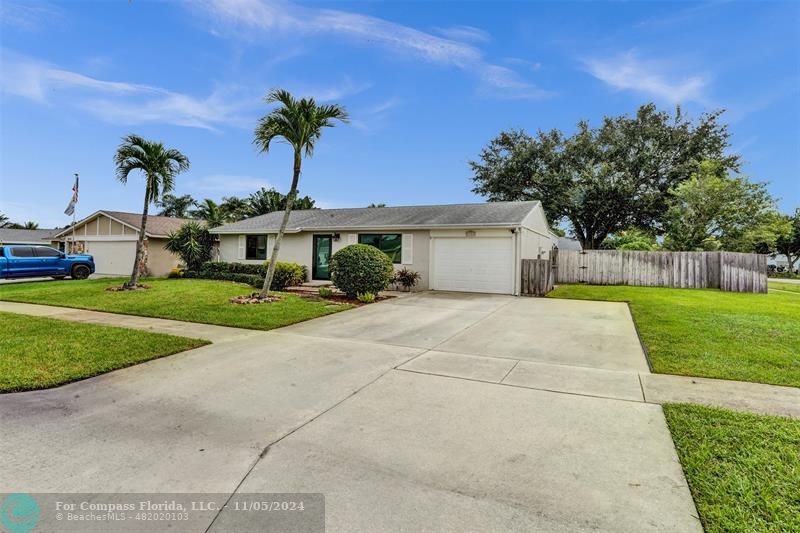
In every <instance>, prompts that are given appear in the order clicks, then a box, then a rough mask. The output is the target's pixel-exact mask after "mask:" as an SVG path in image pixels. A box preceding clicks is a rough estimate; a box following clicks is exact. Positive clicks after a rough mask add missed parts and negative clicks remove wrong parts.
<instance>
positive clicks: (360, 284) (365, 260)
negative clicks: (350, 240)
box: [330, 244, 394, 298]
mask: <svg viewBox="0 0 800 533" xmlns="http://www.w3.org/2000/svg"><path fill="white" fill-rule="evenodd" d="M330 269H331V281H332V282H333V284H334V285H336V286H337V287H338V288H339V290H340V291H342V292H343V293H345V294H346V295H347V296H348V297H350V298H355V297H356V296H357V295H358V294H359V293H365V292H371V293H373V294H378V293H379V292H380V291H382V290H385V289H386V287H388V286H389V283H391V281H392V279H393V278H394V267H393V266H392V260H391V259H389V256H388V255H386V254H385V253H383V252H381V251H380V250H378V249H377V248H375V247H374V246H370V245H368V244H351V245H349V246H345V247H344V248H342V249H341V250H339V251H338V252H336V253H335V254H333V257H331V262H330Z"/></svg>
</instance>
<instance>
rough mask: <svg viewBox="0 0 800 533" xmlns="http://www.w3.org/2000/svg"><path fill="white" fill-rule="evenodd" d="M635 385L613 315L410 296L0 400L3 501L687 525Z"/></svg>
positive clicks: (658, 430) (622, 309)
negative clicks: (130, 496) (301, 496)
mask: <svg viewBox="0 0 800 533" xmlns="http://www.w3.org/2000/svg"><path fill="white" fill-rule="evenodd" d="M171 327H172V329H171V332H172V333H176V332H178V330H177V329H176V328H175V326H174V325H173V326H171ZM646 371H647V363H646V360H645V358H644V355H643V353H642V349H641V347H640V345H639V342H638V338H637V336H636V332H635V329H634V327H633V323H632V321H631V318H630V314H629V313H628V310H627V307H626V306H625V305H624V304H617V303H606V302H574V301H564V300H547V299H531V298H512V297H503V296H487V295H469V294H448V293H423V294H419V295H414V296H410V297H406V298H397V299H394V300H389V301H386V302H382V303H379V304H376V305H371V306H366V307H363V308H360V309H357V310H353V311H348V312H345V313H341V314H337V315H331V316H328V317H325V318H321V319H317V320H314V321H310V322H306V323H302V324H298V325H295V326H291V327H288V328H283V329H281V330H278V331H273V332H265V333H253V332H244V333H243V335H242V336H241V337H236V336H231V335H227V336H224V337H222V340H221V341H220V342H216V343H215V344H213V345H210V346H206V347H203V348H199V349H197V350H193V351H190V352H185V353H183V354H179V355H176V356H172V357H168V358H165V359H160V360H156V361H151V362H149V363H145V364H142V365H138V366H136V367H131V368H129V369H125V370H121V371H117V372H112V373H111V374H107V375H105V376H101V377H98V378H94V379H90V380H86V381H83V382H80V383H75V384H72V385H68V386H65V387H61V388H59V389H54V390H51V391H40V392H32V393H21V394H13V395H6V396H2V397H0V427H2V428H3V432H2V455H3V457H4V466H3V475H2V482H1V483H0V491H10V490H14V491H21V490H22V491H28V492H30V491H51V492H52V491H70V492H101V491H114V492H224V493H233V492H234V491H237V492H239V493H242V492H322V493H324V494H325V499H326V501H325V509H326V525H327V530H328V531H458V532H462V531H500V530H502V531H631V532H634V531H635V532H642V531H700V530H701V529H700V525H699V522H698V520H697V519H696V511H695V508H694V504H693V502H692V499H691V496H690V494H689V490H688V487H687V485H686V481H685V479H684V477H683V474H682V471H681V468H680V465H679V463H678V461H677V457H676V454H675V450H674V447H673V445H672V441H671V438H670V436H669V431H668V429H667V427H666V423H665V420H664V417H663V414H662V412H661V408H660V407H659V406H657V405H652V404H646V403H643V397H642V392H641V385H640V383H639V380H638V374H637V373H638V372H646ZM227 512H228V511H223V512H222V513H221V514H220V515H218V516H217V519H216V521H215V522H213V523H212V524H210V531H226V529H225V523H226V513H227Z"/></svg>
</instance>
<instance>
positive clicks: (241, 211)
mask: <svg viewBox="0 0 800 533" xmlns="http://www.w3.org/2000/svg"><path fill="white" fill-rule="evenodd" d="M286 202H287V195H285V194H282V193H281V192H279V191H277V190H275V189H274V188H270V189H266V188H264V187H262V188H261V189H259V190H258V191H256V192H254V193H253V194H251V195H249V196H247V197H245V198H240V197H237V196H225V197H223V198H222V201H221V202H219V203H217V202H215V201H214V200H212V199H210V198H205V199H204V200H202V201H199V202H198V201H197V200H195V199H194V198H193V197H192V196H191V195H190V194H184V195H183V196H175V195H173V194H165V195H163V197H162V198H161V199H160V200H159V201H158V202H156V206H157V207H159V208H160V209H161V211H159V213H158V214H159V215H160V216H165V217H177V218H193V219H197V220H203V221H205V222H206V224H207V225H208V226H209V227H217V226H221V225H222V224H226V223H228V222H236V221H238V220H244V219H245V218H250V217H254V216H258V215H265V214H267V213H272V212H273V211H283V210H285V209H286ZM314 203H315V202H314V200H313V199H311V198H310V197H308V196H303V197H296V198H295V200H294V203H293V204H292V209H315V206H314Z"/></svg>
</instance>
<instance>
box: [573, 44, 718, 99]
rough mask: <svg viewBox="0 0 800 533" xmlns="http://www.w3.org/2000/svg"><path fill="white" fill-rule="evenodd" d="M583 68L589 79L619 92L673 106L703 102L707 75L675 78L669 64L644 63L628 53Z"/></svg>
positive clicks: (588, 64)
mask: <svg viewBox="0 0 800 533" xmlns="http://www.w3.org/2000/svg"><path fill="white" fill-rule="evenodd" d="M584 65H585V67H586V70H587V71H588V72H589V73H590V74H591V75H592V76H594V77H595V78H597V79H599V80H601V81H603V82H605V83H607V84H608V85H610V86H611V87H613V88H615V89H617V90H620V91H625V90H631V91H637V92H641V93H644V94H647V95H649V96H651V97H653V98H656V99H658V100H661V101H667V102H670V103H673V104H680V103H687V102H698V103H704V102H706V100H707V98H706V95H705V92H706V89H707V88H708V77H707V76H705V75H691V76H687V75H676V74H674V73H673V72H674V70H675V69H674V68H672V66H671V65H670V64H668V63H666V62H659V61H644V60H642V59H640V58H639V56H638V54H636V52H634V51H632V50H631V51H628V52H626V53H624V54H621V55H618V56H614V57H609V58H605V59H589V60H585V61H584Z"/></svg>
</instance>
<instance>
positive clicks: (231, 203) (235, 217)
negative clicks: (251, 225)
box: [219, 196, 250, 222]
mask: <svg viewBox="0 0 800 533" xmlns="http://www.w3.org/2000/svg"><path fill="white" fill-rule="evenodd" d="M219 208H220V210H221V211H222V216H223V218H224V219H225V221H226V222H237V221H239V220H243V219H245V218H247V217H249V216H250V204H248V203H247V200H246V199H244V198H239V197H237V196H225V197H223V198H222V203H221V204H219Z"/></svg>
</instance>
